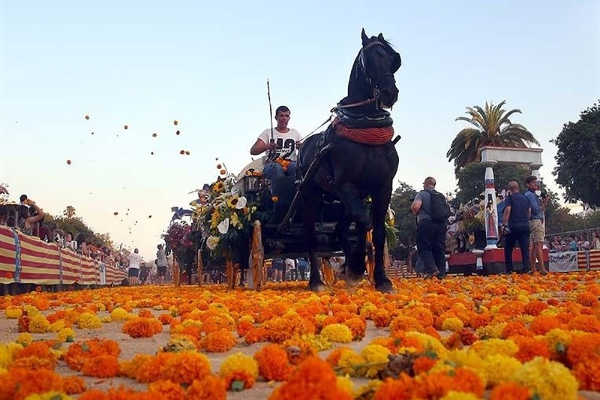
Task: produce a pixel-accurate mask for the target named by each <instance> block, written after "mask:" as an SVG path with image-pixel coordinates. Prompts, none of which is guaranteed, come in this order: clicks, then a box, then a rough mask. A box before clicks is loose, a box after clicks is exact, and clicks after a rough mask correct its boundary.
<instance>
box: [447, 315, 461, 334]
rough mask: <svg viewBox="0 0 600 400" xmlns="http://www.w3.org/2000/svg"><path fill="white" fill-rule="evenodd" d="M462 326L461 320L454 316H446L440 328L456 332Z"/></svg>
mask: <svg viewBox="0 0 600 400" xmlns="http://www.w3.org/2000/svg"><path fill="white" fill-rule="evenodd" d="M463 326H464V325H463V322H462V321H461V320H460V319H458V318H456V317H450V318H446V319H445V320H444V322H443V323H442V329H443V330H445V331H452V332H457V331H460V330H461V329H462V328H463Z"/></svg>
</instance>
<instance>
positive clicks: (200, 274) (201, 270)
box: [197, 249, 204, 286]
mask: <svg viewBox="0 0 600 400" xmlns="http://www.w3.org/2000/svg"><path fill="white" fill-rule="evenodd" d="M197 265H198V286H200V285H202V283H203V279H202V278H203V275H204V262H203V260H202V249H198V261H197Z"/></svg>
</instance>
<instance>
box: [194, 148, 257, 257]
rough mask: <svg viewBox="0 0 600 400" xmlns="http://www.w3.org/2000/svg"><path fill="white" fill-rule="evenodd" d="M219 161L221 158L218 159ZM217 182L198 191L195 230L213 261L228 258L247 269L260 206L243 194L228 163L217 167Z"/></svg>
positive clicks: (202, 247)
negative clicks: (253, 226)
mask: <svg viewBox="0 0 600 400" xmlns="http://www.w3.org/2000/svg"><path fill="white" fill-rule="evenodd" d="M217 162H218V159H217ZM217 170H218V171H219V176H218V178H217V180H216V181H215V182H214V183H212V184H210V185H204V188H203V189H201V190H198V191H197V192H198V199H197V200H194V201H192V202H191V203H190V205H191V207H192V210H193V215H192V221H193V222H192V230H193V231H197V232H200V233H201V234H200V235H199V236H200V237H201V242H202V243H201V244H200V246H199V248H201V249H206V250H207V252H205V253H204V254H205V255H206V256H208V258H212V259H225V260H230V261H232V262H234V263H239V264H240V265H241V266H242V267H244V268H246V267H247V265H248V257H249V252H250V249H249V240H250V235H251V232H252V223H253V221H254V220H255V219H256V218H257V217H258V214H259V212H258V207H257V205H256V204H250V203H249V202H248V199H247V198H246V197H244V196H242V195H240V194H239V192H238V191H237V189H236V187H235V183H236V178H235V175H233V174H232V173H230V172H229V171H228V169H227V167H226V166H225V164H224V163H218V164H217Z"/></svg>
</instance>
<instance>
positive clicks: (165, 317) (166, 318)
mask: <svg viewBox="0 0 600 400" xmlns="http://www.w3.org/2000/svg"><path fill="white" fill-rule="evenodd" d="M158 320H159V321H160V323H161V324H163V325H169V324H171V322H172V321H173V320H174V318H173V316H171V314H168V313H165V314H160V315H159V316H158Z"/></svg>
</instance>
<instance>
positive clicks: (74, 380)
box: [62, 376, 85, 394]
mask: <svg viewBox="0 0 600 400" xmlns="http://www.w3.org/2000/svg"><path fill="white" fill-rule="evenodd" d="M62 383H63V385H62V386H63V390H64V391H65V392H66V393H67V394H79V393H83V392H85V382H84V381H83V379H81V378H80V377H78V376H67V377H64V378H63V382H62Z"/></svg>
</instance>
